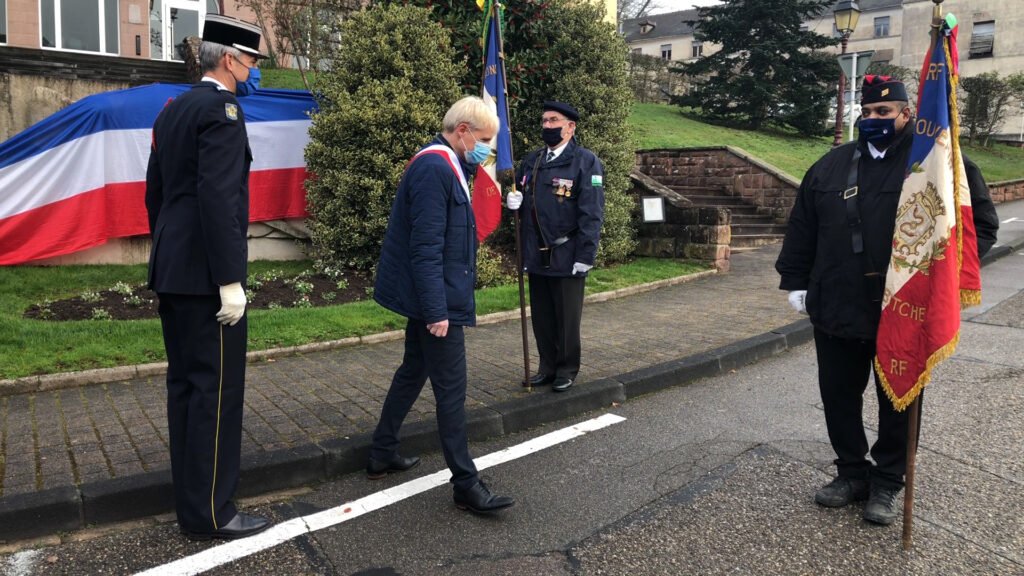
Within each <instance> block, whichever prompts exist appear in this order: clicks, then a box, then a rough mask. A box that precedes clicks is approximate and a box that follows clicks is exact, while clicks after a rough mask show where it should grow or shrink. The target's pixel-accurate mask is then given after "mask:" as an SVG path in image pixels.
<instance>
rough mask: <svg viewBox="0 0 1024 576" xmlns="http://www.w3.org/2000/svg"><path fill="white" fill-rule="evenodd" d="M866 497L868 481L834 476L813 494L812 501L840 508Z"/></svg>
mask: <svg viewBox="0 0 1024 576" xmlns="http://www.w3.org/2000/svg"><path fill="white" fill-rule="evenodd" d="M867 497H868V481H867V480H863V479H861V478H848V477H846V476H836V477H835V478H834V479H833V480H832V481H831V482H829V483H828V484H826V485H824V486H822V487H821V488H819V489H818V491H817V492H816V493H815V494H814V501H815V502H817V503H818V504H821V505H822V506H825V507H828V508H841V507H843V506H848V505H850V504H851V503H853V502H859V501H861V500H864V499H866V498H867Z"/></svg>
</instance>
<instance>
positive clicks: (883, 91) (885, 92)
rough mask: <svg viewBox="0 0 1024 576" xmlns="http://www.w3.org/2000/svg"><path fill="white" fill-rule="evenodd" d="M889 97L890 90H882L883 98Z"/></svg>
mask: <svg viewBox="0 0 1024 576" xmlns="http://www.w3.org/2000/svg"><path fill="white" fill-rule="evenodd" d="M888 95H889V89H888V88H885V89H883V90H882V96H888Z"/></svg>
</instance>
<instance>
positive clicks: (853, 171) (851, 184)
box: [843, 146, 864, 254]
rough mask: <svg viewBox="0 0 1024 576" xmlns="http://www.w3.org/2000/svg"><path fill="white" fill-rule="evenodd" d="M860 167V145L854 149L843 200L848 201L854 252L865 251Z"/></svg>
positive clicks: (848, 221) (848, 219) (847, 213)
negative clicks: (858, 202) (859, 202)
mask: <svg viewBox="0 0 1024 576" xmlns="http://www.w3.org/2000/svg"><path fill="white" fill-rule="evenodd" d="M859 167H860V147H859V146H858V147H856V148H854V149H853V158H851V159H850V173H849V176H847V177H846V190H844V191H843V200H845V201H846V223H847V225H849V227H850V238H851V240H852V242H853V253H854V254H861V253H863V252H864V230H863V227H862V226H861V221H860V207H859V206H858V205H857V195H858V188H857V172H858V169H859Z"/></svg>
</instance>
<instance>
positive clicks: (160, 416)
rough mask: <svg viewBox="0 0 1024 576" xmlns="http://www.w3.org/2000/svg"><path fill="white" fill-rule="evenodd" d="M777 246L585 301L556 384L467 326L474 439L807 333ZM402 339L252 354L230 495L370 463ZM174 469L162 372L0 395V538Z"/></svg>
mask: <svg viewBox="0 0 1024 576" xmlns="http://www.w3.org/2000/svg"><path fill="white" fill-rule="evenodd" d="M1018 240H1020V239H1019V238H1018ZM1015 246H1016V249H1019V247H1020V243H1019V242H1018V243H1017V244H1015ZM777 254H778V246H772V247H766V248H762V249H759V250H756V251H752V252H745V253H741V254H734V255H733V258H732V267H731V271H730V272H729V273H727V274H718V275H713V276H709V277H705V278H701V279H698V280H695V281H693V282H689V283H683V284H678V285H675V286H671V287H666V288H661V289H658V290H654V291H651V292H646V293H641V294H637V295H633V296H629V297H625V298H621V299H617V300H610V301H606V302H599V303H589V304H587V305H586V306H585V311H584V318H583V330H582V332H583V335H584V342H583V355H584V357H583V367H582V370H581V372H580V380H579V384H578V385H577V386H575V387H574V388H573V389H572V390H570V391H569V392H568V393H565V394H554V393H552V392H551V391H550V390H549V389H548V388H537V389H534V391H533V392H532V394H530V393H527V392H526V391H525V389H524V388H522V387H521V386H520V384H519V382H520V380H521V378H522V352H521V350H522V340H521V338H522V336H521V332H520V328H519V321H518V318H517V319H515V320H511V321H506V322H501V323H497V324H491V325H487V326H481V327H477V328H474V329H471V330H469V331H467V337H466V341H467V361H468V373H469V390H468V399H467V409H468V410H469V422H470V436H471V438H472V439H479V438H484V437H488V436H494V435H497V434H503V433H509V432H512V431H516V430H521V429H524V428H528V427H530V426H534V425H537V424H540V423H543V422H548V421H553V420H557V419H559V418H563V417H566V416H570V415H572V414H577V413H581V412H584V411H587V410H593V409H596V408H599V407H602V406H607V405H609V404H610V403H612V402H621V401H624V400H625V399H626V398H628V397H632V396H636V395H637V394H641V393H647V392H651V391H654V390H658V389H661V388H664V387H666V386H672V385H678V384H681V383H684V382H686V381H689V380H693V379H695V378H699V377H702V376H707V375H712V374H717V373H721V372H727V371H728V370H729V369H731V368H732V367H735V366H738V365H741V364H744V363H747V362H751V361H755V360H757V359H759V358H762V357H765V356H767V355H771V354H776V353H779V352H781V351H783V350H785V349H787V348H788V347H792V346H795V345H797V344H800V343H802V342H805V341H807V340H808V339H809V338H810V329H809V324H808V323H807V322H806V321H805V320H803V317H802V316H799V315H797V314H796V313H794V312H793V311H792V310H791V309H790V307H789V305H788V304H787V302H786V299H785V295H784V294H783V293H782V292H780V291H779V290H778V289H777V286H778V276H777V274H776V273H775V271H774V268H773V264H774V261H775V258H776V256H777ZM530 339H531V341H532V334H531V337H530ZM402 348H403V343H402V341H400V340H397V341H387V342H380V343H376V344H366V345H359V346H353V347H348V348H341V349H336V350H331V351H324V352H315V353H309V354H304V355H300V356H293V357H287V358H280V359H276V360H267V361H262V362H257V363H254V364H250V365H249V368H248V375H247V389H246V406H245V416H244V424H243V427H244V433H243V445H242V460H243V462H242V479H241V483H240V487H239V495H252V494H256V493H262V492H268V491H273V490H279V489H283V488H290V487H295V486H300V485H303V484H308V483H311V482H316V481H320V480H324V479H326V478H329V477H331V476H335V475H337V474H340V473H346V472H352V471H355V470H358V469H360V468H361V467H362V466H364V465H365V458H366V451H367V447H368V442H369V433H370V432H372V429H373V426H374V425H375V424H376V418H377V416H378V415H379V412H380V408H381V404H382V402H383V399H384V396H385V394H386V392H387V388H388V385H389V384H390V380H391V376H392V373H393V372H394V370H395V368H397V366H398V365H399V363H400V361H401V355H402ZM532 354H533V358H532V359H531V365H532V366H536V363H537V358H536V352H535V350H534V351H533V352H532ZM403 445H404V446H405V447H406V450H407V451H409V452H414V451H418V450H431V449H435V447H436V445H437V441H436V428H435V426H434V419H433V395H432V394H430V393H428V392H424V395H423V396H422V397H421V399H420V400H419V401H418V402H417V403H416V405H415V406H414V407H413V411H412V413H410V416H409V418H408V419H407V421H406V425H405V427H404V428H403ZM168 468H169V461H168V452H167V430H166V418H165V394H164V384H163V377H162V376H157V377H152V378H143V379H137V380H130V381H122V382H114V383H107V384H99V385H91V386H83V387H77V388H68V389H61V390H53V391H48V392H39V393H32V394H21V395H13V396H8V397H4V398H0V541H3V540H11V539H19V538H26V537H32V536H37V535H42V534H47V533H53V532H56V531H60V530H72V529H75V528H79V527H81V526H83V525H90V524H100V523H105V522H113V521H119V520H125V519H130V518H138V517H141V516H146V515H151V514H156V513H161V512H167V511H170V509H171V507H172V499H171V492H170V473H169V469H168ZM126 504H127V505H126Z"/></svg>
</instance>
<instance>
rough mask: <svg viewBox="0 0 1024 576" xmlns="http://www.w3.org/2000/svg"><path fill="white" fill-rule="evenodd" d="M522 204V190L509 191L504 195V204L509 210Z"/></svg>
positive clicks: (516, 208)
mask: <svg viewBox="0 0 1024 576" xmlns="http://www.w3.org/2000/svg"><path fill="white" fill-rule="evenodd" d="M522 205H523V193H522V192H509V193H508V194H506V195H505V206H507V207H508V209H509V210H519V207H520V206H522Z"/></svg>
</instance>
